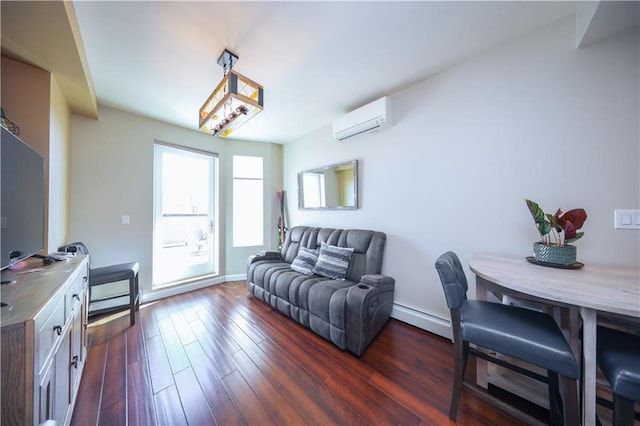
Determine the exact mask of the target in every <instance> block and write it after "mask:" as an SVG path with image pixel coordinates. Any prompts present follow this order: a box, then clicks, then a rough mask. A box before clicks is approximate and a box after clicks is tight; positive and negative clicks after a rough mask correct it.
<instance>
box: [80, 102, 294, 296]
mask: <svg viewBox="0 0 640 426" xmlns="http://www.w3.org/2000/svg"><path fill="white" fill-rule="evenodd" d="M99 117H100V118H99V120H93V119H89V118H85V117H81V116H77V115H73V117H72V130H73V135H72V150H71V151H72V159H71V182H72V185H71V231H70V233H71V235H70V241H83V242H85V244H86V245H87V246H88V248H89V250H90V251H91V255H92V267H98V266H105V265H109V264H114V263H117V262H127V261H133V260H137V261H138V262H140V291H141V293H142V300H143V301H145V300H151V299H153V298H157V297H158V296H159V294H160V295H166V294H167V293H166V292H163V293H158V292H155V294H154V293H153V292H152V291H151V274H152V266H151V260H152V236H153V144H154V141H156V140H157V141H162V142H166V143H171V144H175V145H182V146H187V147H192V148H197V149H200V150H205V151H210V152H214V153H218V155H219V179H220V193H219V202H220V207H219V210H220V228H221V229H220V233H219V237H220V240H219V246H220V247H222V248H223V249H222V250H221V254H220V255H221V257H220V275H221V276H222V277H225V276H226V277H227V278H230V279H238V278H242V277H243V275H244V274H245V273H246V260H247V257H248V256H249V255H250V254H254V253H257V252H259V251H260V250H265V249H272V248H274V247H275V235H276V233H277V230H276V226H275V225H276V224H275V222H274V221H273V220H269V219H270V218H271V217H272V215H273V214H274V212H275V211H276V210H277V203H276V201H275V192H276V191H277V190H278V189H279V188H281V187H282V171H281V170H282V149H281V147H280V146H279V145H274V144H269V143H257V142H242V141H234V140H225V139H220V138H213V137H212V136H210V135H208V134H205V133H202V132H199V131H195V130H188V129H185V128H181V127H177V126H173V125H170V124H166V123H162V122H159V121H155V120H152V119H149V118H144V117H141V116H138V115H134V114H129V113H126V112H122V111H119V110H115V109H111V108H106V107H101V108H100V111H99ZM234 154H241V155H254V156H262V157H264V174H265V197H268V196H269V195H270V194H272V195H273V197H271V198H272V199H271V198H269V199H266V200H265V217H266V218H267V221H266V223H265V245H264V246H261V247H248V248H233V247H232V246H231V243H230V241H231V237H232V235H231V229H232V223H231V213H232V210H231V206H232V193H231V190H230V188H231V184H232V181H231V173H232V156H233V155H234ZM124 214H127V215H129V216H130V220H131V223H130V225H122V224H121V217H122V215H124ZM187 288H193V287H183V288H182V290H185V289H187ZM179 290H180V289H179ZM179 290H178V291H179Z"/></svg>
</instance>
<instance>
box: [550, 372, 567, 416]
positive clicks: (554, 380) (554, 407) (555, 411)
mask: <svg viewBox="0 0 640 426" xmlns="http://www.w3.org/2000/svg"><path fill="white" fill-rule="evenodd" d="M547 379H548V385H549V389H548V391H549V424H551V425H552V426H560V425H563V424H564V415H563V411H564V410H563V409H562V397H561V396H560V382H559V380H558V373H556V372H555V371H547Z"/></svg>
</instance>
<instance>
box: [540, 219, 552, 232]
mask: <svg viewBox="0 0 640 426" xmlns="http://www.w3.org/2000/svg"><path fill="white" fill-rule="evenodd" d="M538 232H540V235H547V234H548V233H549V232H551V224H550V223H549V222H547V221H543V222H542V223H539V224H538Z"/></svg>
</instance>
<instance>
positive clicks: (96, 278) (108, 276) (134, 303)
mask: <svg viewBox="0 0 640 426" xmlns="http://www.w3.org/2000/svg"><path fill="white" fill-rule="evenodd" d="M58 251H61V252H73V253H82V254H89V249H88V248H87V246H86V245H84V243H82V242H79V241H78V242H75V243H70V244H66V245H64V246H62V247H59V248H58ZM139 270H140V265H139V264H138V262H128V263H119V264H117V265H110V266H102V267H99V268H91V267H90V268H89V303H91V302H97V301H103V300H108V299H114V298H117V297H121V296H123V295H117V296H113V297H106V298H101V299H95V298H94V297H93V289H94V288H95V287H97V286H100V285H104V284H111V283H115V282H117V281H129V293H128V296H129V323H130V324H131V325H134V324H135V323H136V310H137V309H138V307H139V294H138V271H139ZM117 308H119V307H117ZM112 309H114V308H107V309H101V310H99V311H89V314H97V313H102V312H106V311H109V310H112Z"/></svg>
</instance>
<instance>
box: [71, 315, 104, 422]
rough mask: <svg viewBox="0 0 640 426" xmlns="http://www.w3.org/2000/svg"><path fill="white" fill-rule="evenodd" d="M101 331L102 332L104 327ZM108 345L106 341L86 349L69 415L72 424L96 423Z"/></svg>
mask: <svg viewBox="0 0 640 426" xmlns="http://www.w3.org/2000/svg"><path fill="white" fill-rule="evenodd" d="M94 330H95V327H94V328H91V329H90V332H91V333H93V332H94ZM101 332H104V329H103V330H101ZM108 346H109V343H108V341H107V342H105V343H102V344H99V345H95V346H91V347H89V349H88V351H87V363H86V364H85V366H84V371H83V373H82V379H81V380H80V388H79V389H78V395H79V396H78V399H77V400H76V405H75V407H74V409H73V416H72V417H71V424H72V425H74V426H76V425H77V426H86V425H95V424H98V414H99V412H100V403H101V399H102V384H103V382H104V370H105V366H106V362H107V350H108Z"/></svg>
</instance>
